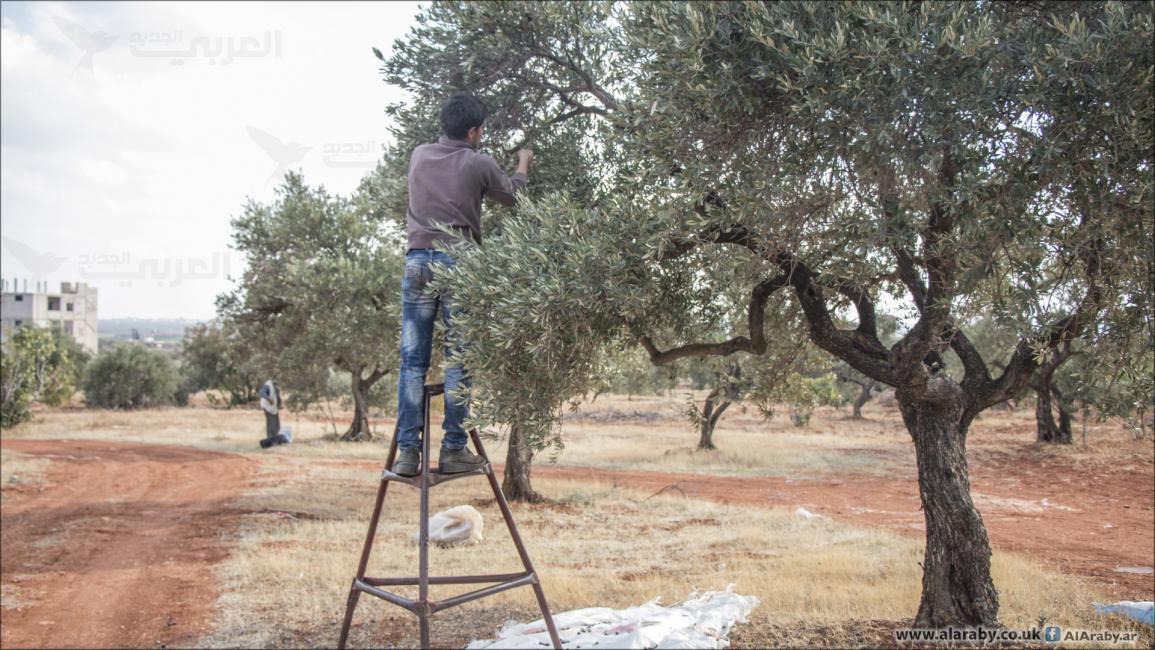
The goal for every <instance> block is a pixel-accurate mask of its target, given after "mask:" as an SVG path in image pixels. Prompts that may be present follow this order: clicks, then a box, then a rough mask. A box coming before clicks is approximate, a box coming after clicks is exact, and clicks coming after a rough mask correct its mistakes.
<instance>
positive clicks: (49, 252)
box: [0, 2, 418, 320]
mask: <svg viewBox="0 0 1155 650" xmlns="http://www.w3.org/2000/svg"><path fill="white" fill-rule="evenodd" d="M417 11H418V5H417V4H416V3H401V2H398V3H375V2H374V3H370V2H354V3H333V2H324V3H307V2H286V3H208V2H193V3H135V2H129V3H88V2H82V3H39V2H36V3H10V2H4V3H3V4H0V235H2V245H0V252H2V254H0V277H2V278H3V279H4V280H6V281H7V285H8V288H9V289H11V288H12V285H13V281H14V280H16V279H19V281H20V288H21V289H22V288H23V285H24V282H25V281H27V284H28V287H29V289H30V290H31V289H33V288H34V286H35V284H36V283H37V282H47V283H48V286H49V288H50V290H52V291H56V290H57V289H58V287H59V283H60V282H62V281H64V282H69V281H79V282H87V283H88V284H89V285H90V286H94V287H96V289H97V290H98V296H99V304H98V312H99V316H100V317H101V318H126V317H139V318H192V319H198V320H204V319H209V318H212V317H213V316H214V314H215V309H214V298H215V297H216V295H217V294H220V293H222V292H225V291H227V290H228V289H229V288H231V287H232V286H233V279H235V278H237V277H239V276H240V274H241V272H242V271H243V269H244V264H245V260H244V257H243V256H242V255H241V254H240V253H239V252H237V251H235V250H233V249H231V248H230V241H231V228H230V225H229V222H230V220H231V219H233V218H234V217H236V216H238V215H240V213H241V211H242V209H243V206H244V204H245V202H246V200H248V199H253V200H256V201H260V202H268V201H270V200H271V199H272V197H273V195H274V189H275V187H276V185H277V184H278V182H279V179H280V177H281V176H282V175H283V174H284V172H285V170H286V169H294V170H301V171H302V172H303V173H304V175H305V180H306V182H308V183H310V184H313V185H316V184H320V185H324V186H325V187H326V189H328V190H329V191H331V192H336V193H341V194H345V193H348V192H350V191H352V190H353V189H354V188H355V187H356V186H357V183H358V181H359V180H360V179H361V177H362V176H364V175H365V174H366V173H368V172H369V171H370V170H371V169H372V167H373V165H374V164H375V161H376V160H377V159H378V158H379V157H380V151H381V148H382V146H383V145H384V144H385V143H386V142H387V141H388V135H387V127H388V117H387V116H386V115H385V106H386V105H387V104H389V103H390V102H393V101H398V100H400V99H402V94H401V93H400V91H398V90H397V89H395V88H391V87H389V86H387V85H386V84H385V83H384V81H382V78H381V76H380V73H379V71H378V70H379V61H378V60H377V59H376V58H375V57H374V56H373V54H372V51H371V48H372V47H377V48H379V49H380V50H381V51H382V52H383V53H384V54H385V55H386V56H388V54H389V52H390V51H391V50H392V46H393V42H394V40H395V39H397V38H400V37H402V36H404V35H405V34H406V33H407V31H408V30H409V27H410V26H411V25H412V23H413V22H414V17H415V16H416V14H417Z"/></svg>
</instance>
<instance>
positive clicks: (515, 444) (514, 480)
mask: <svg viewBox="0 0 1155 650" xmlns="http://www.w3.org/2000/svg"><path fill="white" fill-rule="evenodd" d="M532 465H533V450H532V449H530V448H529V440H528V439H527V438H526V436H525V432H523V431H522V430H521V427H519V426H518V425H516V424H515V425H513V426H511V427H510V428H509V451H508V452H506V454H505V478H504V479H503V480H502V482H501V491H502V492H504V493H505V498H506V499H509V500H510V501H525V502H529V503H533V502H535V501H541V500H542V496H541V495H540V494H538V493H537V492H535V491H534V489H533V485H532V484H531V483H530V480H529V472H530V467H531V466H532Z"/></svg>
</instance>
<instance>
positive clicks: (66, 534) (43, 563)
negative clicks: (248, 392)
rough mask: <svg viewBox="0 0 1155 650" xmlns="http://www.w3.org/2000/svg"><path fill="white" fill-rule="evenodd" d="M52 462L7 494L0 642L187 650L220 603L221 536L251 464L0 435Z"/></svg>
mask: <svg viewBox="0 0 1155 650" xmlns="http://www.w3.org/2000/svg"><path fill="white" fill-rule="evenodd" d="M0 444H2V445H3V447H4V448H5V449H9V450H11V451H15V452H20V453H22V454H29V455H32V456H36V457H43V458H48V459H50V460H52V461H53V463H52V465H51V466H50V467H49V469H48V472H47V481H46V482H45V483H44V484H42V485H39V486H36V485H26V486H9V487H6V488H5V490H4V498H3V502H2V505H0V511H2V514H0V516H2V519H3V527H2V532H0V576H2V577H0V585H2V588H3V595H4V598H3V600H4V611H3V618H4V624H3V626H2V630H3V631H2V635H0V646H3V647H5V648H14V647H38V648H66V647H77V646H84V647H150V648H153V647H163V646H165V645H174V644H175V645H190V644H192V643H193V642H195V640H196V639H197V638H198V637H199V636H200V635H201V634H202V633H203V632H204V631H205V630H206V627H207V625H208V624H209V623H210V620H211V618H210V617H211V613H212V612H211V607H212V606H213V604H214V602H215V601H216V597H217V581H216V577H215V576H214V575H213V568H214V565H215V564H216V563H217V562H219V561H220V560H222V559H223V558H224V557H225V556H226V554H227V550H226V548H225V547H224V545H223V544H222V540H221V533H222V532H224V531H226V530H227V529H228V528H229V527H230V525H231V524H232V523H233V522H234V521H235V519H236V518H237V517H238V516H239V514H240V513H239V512H238V511H237V510H235V506H234V505H232V502H233V499H234V498H235V497H236V496H237V495H238V494H239V493H240V492H241V490H243V489H244V487H245V486H246V485H247V483H248V480H249V478H250V477H251V476H252V475H253V472H254V470H255V467H256V464H255V463H254V462H253V461H251V460H249V459H247V458H244V457H241V456H236V455H232V454H222V453H216V452H211V451H204V450H199V449H193V448H189V447H175V446H157V445H140V444H124V443H111V442H104V441H69V440H63V441H62V440H3V441H0Z"/></svg>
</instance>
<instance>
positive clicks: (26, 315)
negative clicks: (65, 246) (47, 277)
mask: <svg viewBox="0 0 1155 650" xmlns="http://www.w3.org/2000/svg"><path fill="white" fill-rule="evenodd" d="M32 288H33V291H29V290H28V281H27V280H24V281H23V283H21V282H20V281H19V280H12V281H11V282H9V281H8V280H3V289H2V291H0V337H3V338H7V336H8V332H10V331H12V330H13V329H15V328H17V327H26V326H35V327H42V328H46V329H54V330H58V331H61V332H64V333H66V334H69V335H71V336H72V338H74V339H76V342H77V343H79V344H80V345H81V346H83V347H84V349H85V350H88V351H89V352H91V353H92V354H96V348H97V337H96V288H95V287H90V286H88V284H86V283H84V282H61V283H60V291H56V292H51V291H49V290H48V283H47V282H36V283H35V284H34V285H33V287H32Z"/></svg>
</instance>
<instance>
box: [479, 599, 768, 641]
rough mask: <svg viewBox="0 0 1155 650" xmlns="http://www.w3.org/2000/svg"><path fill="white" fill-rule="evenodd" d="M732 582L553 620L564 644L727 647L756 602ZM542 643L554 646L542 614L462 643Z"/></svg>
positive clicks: (569, 612)
mask: <svg viewBox="0 0 1155 650" xmlns="http://www.w3.org/2000/svg"><path fill="white" fill-rule="evenodd" d="M733 587H734V586H733V585H730V586H729V587H726V590H725V591H707V592H705V593H703V594H700V595H697V594H695V595H691V597H690V598H689V599H688V600H686V601H685V602H684V603H681V604H679V605H674V606H671V607H662V606H661V605H658V601H657V599H654V600H652V601H650V602H648V603H646V604H645V605H639V606H636V607H627V608H626V609H617V610H615V609H610V608H608V607H589V608H586V609H575V610H572V611H568V612H562V613H560V614H555V615H554V617H553V622H554V625H556V626H557V631H558V636H560V637H561V644H562V647H565V648H607V649H608V648H622V649H641V648H727V647H729V646H730V628H731V627H733V625H734V624H735V623H745V622H746V616H747V615H748V614H749V613H750V610H752V609H754V607H755V606H756V605H757V604H758V599H757V598H755V597H753V596H741V595H738V594H736V593H734V592H733ZM543 647H552V645H551V643H550V639H549V632H548V630H546V627H545V621H544V620H543V619H538V620H536V621H534V622H532V623H525V624H520V625H519V624H513V623H510V624H507V625H506V626H505V627H504V628H503V629H502V630H501V631H500V632H498V635H497V638H496V639H493V640H488V641H473V642H471V643H470V644H469V645H467V646H466V648H467V649H470V650H476V649H480V648H509V649H510V650H518V649H520V648H533V649H535V650H537V649H539V648H543Z"/></svg>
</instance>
